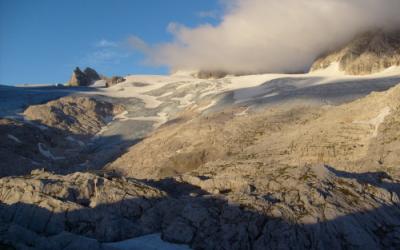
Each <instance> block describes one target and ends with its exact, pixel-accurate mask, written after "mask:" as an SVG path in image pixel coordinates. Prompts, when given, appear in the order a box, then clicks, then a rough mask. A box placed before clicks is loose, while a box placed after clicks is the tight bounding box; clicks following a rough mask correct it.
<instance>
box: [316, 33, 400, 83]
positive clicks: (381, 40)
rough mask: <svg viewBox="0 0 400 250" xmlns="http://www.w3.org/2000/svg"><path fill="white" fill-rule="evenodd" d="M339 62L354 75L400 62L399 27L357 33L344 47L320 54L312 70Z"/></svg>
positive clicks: (340, 66)
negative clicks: (391, 29)
mask: <svg viewBox="0 0 400 250" xmlns="http://www.w3.org/2000/svg"><path fill="white" fill-rule="evenodd" d="M332 63H339V69H340V70H342V71H344V72H346V73H347V74H351V75H365V74H372V73H377V72H379V71H382V70H384V69H386V68H389V67H391V66H400V31H390V32H389V31H383V30H377V31H371V32H366V33H363V34H361V35H359V36H357V37H356V38H355V39H354V40H352V41H351V42H350V43H349V44H347V45H346V46H344V47H343V48H341V49H339V50H337V51H335V52H333V53H329V54H327V55H324V56H322V57H320V58H318V59H317V60H316V61H315V62H314V64H313V65H312V67H311V71H315V70H318V69H324V68H327V67H329V66H330V65H331V64H332Z"/></svg>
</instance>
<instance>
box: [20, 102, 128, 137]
mask: <svg viewBox="0 0 400 250" xmlns="http://www.w3.org/2000/svg"><path fill="white" fill-rule="evenodd" d="M122 111H123V107H122V106H120V105H113V104H111V103H109V102H106V101H100V100H98V99H96V98H93V97H85V96H67V97H63V98H60V99H57V100H54V101H50V102H48V103H46V104H41V105H32V106H29V107H28V108H27V109H26V110H25V111H24V116H25V117H26V118H27V119H29V120H31V121H37V122H40V123H41V124H44V125H47V126H49V127H54V128H58V129H60V130H64V131H69V132H71V133H74V134H82V135H94V134H96V133H97V132H99V131H100V129H101V128H102V127H103V126H105V124H106V123H107V122H108V121H109V120H110V119H111V118H112V117H113V116H114V115H117V114H118V113H121V112H122Z"/></svg>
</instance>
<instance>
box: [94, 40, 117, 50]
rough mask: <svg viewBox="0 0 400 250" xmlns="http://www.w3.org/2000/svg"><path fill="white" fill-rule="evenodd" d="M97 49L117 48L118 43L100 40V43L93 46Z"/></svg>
mask: <svg viewBox="0 0 400 250" xmlns="http://www.w3.org/2000/svg"><path fill="white" fill-rule="evenodd" d="M95 46H96V47H98V48H107V47H118V43H116V42H112V41H108V40H106V39H101V40H100V41H98V42H97V43H96V45H95Z"/></svg>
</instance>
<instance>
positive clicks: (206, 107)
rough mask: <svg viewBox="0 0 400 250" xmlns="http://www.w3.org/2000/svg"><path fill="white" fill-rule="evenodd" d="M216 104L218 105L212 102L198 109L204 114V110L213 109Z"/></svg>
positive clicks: (214, 101)
mask: <svg viewBox="0 0 400 250" xmlns="http://www.w3.org/2000/svg"><path fill="white" fill-rule="evenodd" d="M216 103H217V101H216V100H212V101H211V102H210V103H209V104H208V105H206V106H203V107H200V108H198V109H197V110H198V111H200V112H203V111H204V110H206V109H209V108H211V107H212V106H214V105H215V104H216Z"/></svg>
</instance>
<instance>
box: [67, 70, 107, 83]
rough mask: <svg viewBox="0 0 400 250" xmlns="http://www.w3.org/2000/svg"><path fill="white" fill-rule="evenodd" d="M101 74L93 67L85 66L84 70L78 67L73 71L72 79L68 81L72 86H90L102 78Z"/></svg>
mask: <svg viewBox="0 0 400 250" xmlns="http://www.w3.org/2000/svg"><path fill="white" fill-rule="evenodd" d="M100 79H101V78H100V76H99V74H98V73H97V72H96V71H95V70H94V69H92V68H89V67H88V68H85V70H84V71H83V72H82V71H81V69H80V68H79V67H76V68H75V70H74V72H73V73H72V76H71V79H70V80H69V82H68V85H70V86H89V85H91V84H93V83H94V82H95V81H97V80H100Z"/></svg>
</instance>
